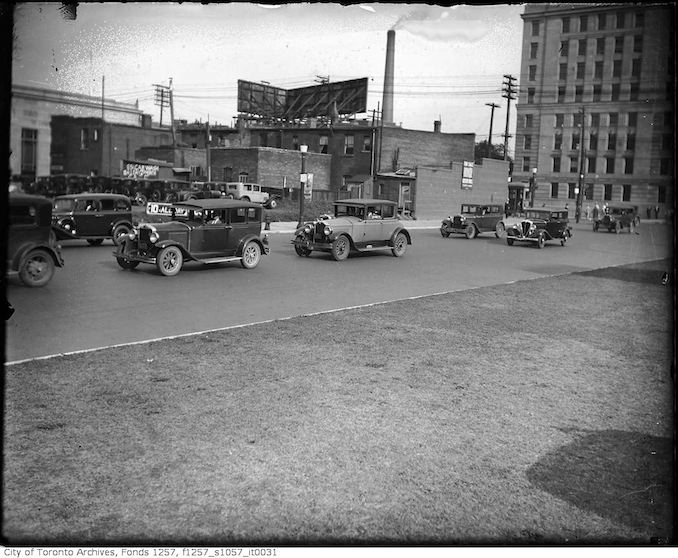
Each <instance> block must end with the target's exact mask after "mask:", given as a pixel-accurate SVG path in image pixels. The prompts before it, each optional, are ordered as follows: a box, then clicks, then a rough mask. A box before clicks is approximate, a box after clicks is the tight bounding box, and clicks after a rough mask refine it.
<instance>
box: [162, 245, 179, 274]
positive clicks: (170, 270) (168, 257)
mask: <svg viewBox="0 0 678 558" xmlns="http://www.w3.org/2000/svg"><path fill="white" fill-rule="evenodd" d="M183 263H184V255H183V254H182V253H181V250H179V248H177V247H176V246H167V247H165V248H163V249H162V250H160V252H158V257H157V258H156V260H155V265H156V267H157V268H158V271H159V272H160V273H162V274H163V275H165V276H167V277H172V276H173V275H176V274H177V273H179V271H181V266H182V265H183Z"/></svg>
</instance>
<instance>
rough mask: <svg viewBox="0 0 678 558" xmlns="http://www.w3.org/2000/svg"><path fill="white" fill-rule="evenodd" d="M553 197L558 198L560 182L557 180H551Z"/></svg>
mask: <svg viewBox="0 0 678 558" xmlns="http://www.w3.org/2000/svg"><path fill="white" fill-rule="evenodd" d="M551 197H552V198H556V199H557V198H558V183H557V182H551Z"/></svg>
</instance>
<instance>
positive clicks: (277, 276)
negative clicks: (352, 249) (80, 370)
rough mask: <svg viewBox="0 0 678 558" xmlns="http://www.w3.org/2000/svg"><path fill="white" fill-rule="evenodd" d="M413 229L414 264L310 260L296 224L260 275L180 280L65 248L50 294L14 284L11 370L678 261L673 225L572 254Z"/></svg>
mask: <svg viewBox="0 0 678 558" xmlns="http://www.w3.org/2000/svg"><path fill="white" fill-rule="evenodd" d="M407 226H408V227H409V228H410V229H412V232H413V246H409V247H408V251H407V253H406V254H405V256H404V257H403V258H394V257H393V256H392V255H391V254H390V252H384V253H371V254H364V255H353V256H351V257H350V258H349V259H348V260H347V261H344V262H341V263H339V262H335V261H334V260H333V259H332V258H331V256H330V255H329V254H323V253H318V254H313V255H312V256H311V257H309V258H300V257H298V256H297V255H296V254H295V252H294V250H293V248H292V246H291V244H290V240H291V231H292V230H293V228H294V223H273V224H272V226H271V231H270V238H271V254H270V255H268V256H265V257H263V258H262V261H261V263H260V264H259V266H258V267H257V268H256V269H254V270H244V269H242V268H241V267H240V265H239V264H221V265H213V266H208V267H203V266H201V265H199V264H196V263H189V264H187V265H186V266H185V268H184V269H183V270H182V271H181V272H180V273H179V275H177V276H176V277H172V278H169V277H163V276H161V275H160V274H159V273H158V272H157V271H156V270H155V268H154V267H152V266H149V265H141V266H139V267H138V268H137V269H136V270H135V271H133V272H130V271H123V270H121V269H120V268H119V267H118V265H117V264H116V262H115V259H114V258H113V256H112V251H113V246H112V244H111V242H110V241H107V242H105V243H104V244H103V245H102V246H98V247H92V246H89V245H88V244H87V243H86V242H84V241H65V242H63V244H62V245H63V254H64V258H65V261H66V265H65V267H64V268H63V269H57V271H56V273H55V277H54V279H53V280H52V282H51V283H50V284H48V285H47V286H46V287H44V288H41V289H29V288H26V287H24V286H22V285H21V284H20V282H19V281H18V279H15V278H14V279H11V280H10V285H9V288H8V298H9V300H10V302H11V303H12V304H13V305H14V307H15V308H16V313H15V314H14V316H13V317H12V318H11V319H10V320H9V322H7V324H6V333H7V336H6V339H7V347H6V362H14V361H19V360H24V359H30V358H36V357H43V356H47V355H53V354H59V353H67V352H72V351H80V350H87V349H93V348H99V347H104V346H108V345H116V344H123V343H133V342H137V341H144V340H149V339H156V338H160V337H165V336H175V335H182V334H188V333H192V332H200V331H206V330H210V329H218V328H225V327H232V326H238V325H242V324H249V323H255V322H262V321H268V320H276V319H283V318H288V317H293V316H299V315H303V314H311V313H316V312H325V311H330V310H336V309H341V308H346V307H351V306H357V305H367V304H374V303H380V302H386V301H391V300H398V299H404V298H408V297H417V296H426V295H432V294H436V293H445V292H450V291H457V290H463V289H471V288H476V287H481V286H488V285H495V284H501V283H509V282H513V281H520V280H524V279H535V278H539V277H545V276H550V275H558V274H564V273H571V272H577V271H583V270H590V269H596V268H601V267H608V266H615V265H622V264H628V263H633V262H640V261H651V260H656V259H662V258H666V257H669V256H670V255H671V254H672V244H671V238H670V227H669V226H667V225H666V224H664V223H662V222H643V224H641V228H640V230H641V234H640V235H630V234H620V235H615V234H610V233H607V232H605V233H602V232H598V233H594V232H593V231H592V230H591V229H590V224H589V223H587V222H582V223H579V224H575V225H574V230H575V234H574V238H573V239H571V241H570V242H568V244H567V246H565V247H562V246H560V244H559V243H556V242H551V243H547V245H546V247H545V248H544V249H543V250H538V249H536V248H533V247H532V246H526V245H522V246H518V245H516V246H513V247H509V246H507V244H506V242H505V240H500V239H496V238H495V237H494V235H483V236H481V237H479V238H476V239H474V240H467V239H465V238H463V237H454V236H453V237H450V238H447V239H444V238H442V237H441V236H440V233H439V232H438V230H437V229H438V226H439V222H438V221H425V222H424V221H409V222H407ZM385 277H387V278H388V280H387V281H384V278H385ZM609 296H610V297H614V293H609ZM518 303H519V301H518Z"/></svg>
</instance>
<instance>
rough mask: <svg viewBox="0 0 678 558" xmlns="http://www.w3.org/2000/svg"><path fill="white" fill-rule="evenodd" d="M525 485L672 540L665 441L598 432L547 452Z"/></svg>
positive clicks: (670, 447) (669, 455)
mask: <svg viewBox="0 0 678 558" xmlns="http://www.w3.org/2000/svg"><path fill="white" fill-rule="evenodd" d="M527 478H528V480H529V481H530V482H531V483H533V484H534V485H536V486H537V487H539V488H540V489H541V490H544V491H546V492H548V493H550V494H552V495H554V496H556V497H558V498H561V499H562V500H565V501H567V502H569V503H571V504H573V505H575V506H577V507H578V508H581V509H583V510H586V511H589V512H593V513H596V514H598V515H600V516H602V517H605V518H607V519H610V520H611V521H614V522H615V523H620V524H623V525H626V526H628V527H631V528H633V529H636V530H638V531H640V532H641V533H643V532H644V533H647V536H648V540H647V543H648V544H650V543H651V542H652V540H651V539H652V538H653V537H657V538H659V539H664V540H665V539H667V538H669V539H673V511H674V510H673V504H674V497H673V487H674V483H673V480H674V479H673V444H672V441H671V440H670V439H669V438H659V437H656V436H649V435H647V434H643V433H639V432H626V431H622V430H604V431H601V432H591V433H587V434H584V435H583V436H581V437H579V438H578V439H577V440H576V441H574V442H572V443H571V444H568V445H565V446H562V447H560V448H559V449H557V450H555V451H553V452H550V453H548V454H547V455H545V456H544V457H543V458H542V459H540V460H539V461H538V462H537V463H535V464H534V465H533V466H532V467H530V469H529V470H528V471H527Z"/></svg>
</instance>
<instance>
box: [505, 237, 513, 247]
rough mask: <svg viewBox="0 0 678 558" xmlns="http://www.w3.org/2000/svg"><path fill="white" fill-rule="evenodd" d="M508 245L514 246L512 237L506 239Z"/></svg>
mask: <svg viewBox="0 0 678 558" xmlns="http://www.w3.org/2000/svg"><path fill="white" fill-rule="evenodd" d="M506 244H508V245H509V246H513V239H512V238H511V237H510V236H507V237H506Z"/></svg>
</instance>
